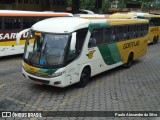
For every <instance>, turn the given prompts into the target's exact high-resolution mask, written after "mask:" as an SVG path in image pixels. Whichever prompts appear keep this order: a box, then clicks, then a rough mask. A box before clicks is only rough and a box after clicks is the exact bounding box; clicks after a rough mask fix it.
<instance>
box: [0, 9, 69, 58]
mask: <svg viewBox="0 0 160 120" xmlns="http://www.w3.org/2000/svg"><path fill="white" fill-rule="evenodd" d="M61 16H63V17H64V16H72V14H69V13H54V12H33V11H14V10H0V57H1V56H8V55H15V54H21V53H23V52H24V44H25V38H26V36H27V33H26V34H24V35H23V37H22V40H21V43H20V45H16V35H17V33H18V32H20V31H21V30H23V29H26V28H29V27H31V26H32V25H33V24H34V23H36V22H38V21H40V20H43V19H46V18H49V17H61Z"/></svg>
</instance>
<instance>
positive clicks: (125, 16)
mask: <svg viewBox="0 0 160 120" xmlns="http://www.w3.org/2000/svg"><path fill="white" fill-rule="evenodd" d="M158 17H160V15H154V14H149V13H138V12H128V13H114V14H112V15H110V16H109V18H110V19H115V18H118V19H130V18H158Z"/></svg>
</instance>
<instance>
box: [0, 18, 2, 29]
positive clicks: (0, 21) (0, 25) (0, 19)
mask: <svg viewBox="0 0 160 120" xmlns="http://www.w3.org/2000/svg"><path fill="white" fill-rule="evenodd" d="M1 30H2V17H0V31H1Z"/></svg>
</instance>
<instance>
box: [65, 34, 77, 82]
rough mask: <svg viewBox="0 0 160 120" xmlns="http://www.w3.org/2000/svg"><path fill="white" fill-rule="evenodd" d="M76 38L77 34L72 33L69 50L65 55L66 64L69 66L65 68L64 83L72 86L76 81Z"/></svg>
mask: <svg viewBox="0 0 160 120" xmlns="http://www.w3.org/2000/svg"><path fill="white" fill-rule="evenodd" d="M76 36H77V32H74V33H72V35H71V43H70V48H69V51H68V55H67V62H68V63H69V65H68V66H67V67H66V79H67V80H66V81H68V82H70V83H69V84H73V83H75V82H76V81H77V80H78V66H77V59H76V57H77V51H76Z"/></svg>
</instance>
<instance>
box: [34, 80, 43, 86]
mask: <svg viewBox="0 0 160 120" xmlns="http://www.w3.org/2000/svg"><path fill="white" fill-rule="evenodd" d="M35 84H37V85H42V84H43V83H42V82H38V81H35Z"/></svg>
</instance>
